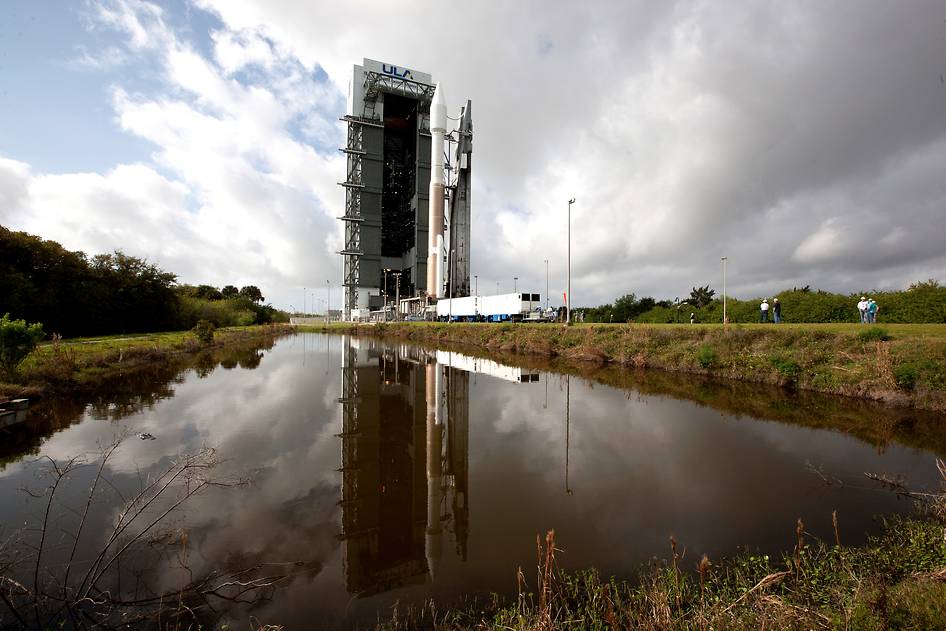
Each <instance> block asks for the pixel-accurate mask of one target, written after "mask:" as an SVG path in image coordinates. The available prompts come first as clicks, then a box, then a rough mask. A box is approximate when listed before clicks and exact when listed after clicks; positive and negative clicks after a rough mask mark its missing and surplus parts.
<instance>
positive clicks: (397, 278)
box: [394, 272, 401, 320]
mask: <svg viewBox="0 0 946 631" xmlns="http://www.w3.org/2000/svg"><path fill="white" fill-rule="evenodd" d="M394 319H395V320H400V319H401V272H394Z"/></svg>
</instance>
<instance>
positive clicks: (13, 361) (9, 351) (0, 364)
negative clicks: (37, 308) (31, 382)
mask: <svg viewBox="0 0 946 631" xmlns="http://www.w3.org/2000/svg"><path fill="white" fill-rule="evenodd" d="M45 335H46V334H45V333H43V325H42V324H40V323H39V322H36V323H33V324H27V323H26V320H11V319H10V314H9V313H5V314H4V315H3V317H2V318H0V372H2V376H3V378H4V379H6V380H13V379H14V378H16V369H17V366H19V365H20V362H22V361H23V360H24V359H26V356H27V355H29V354H30V353H31V352H33V349H34V348H36V345H37V344H38V343H39V341H40V340H42V339H43V338H44V337H45Z"/></svg>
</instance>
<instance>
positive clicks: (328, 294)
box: [325, 280, 332, 322]
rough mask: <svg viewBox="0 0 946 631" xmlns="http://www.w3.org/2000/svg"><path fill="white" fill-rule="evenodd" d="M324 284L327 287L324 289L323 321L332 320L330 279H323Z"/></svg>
mask: <svg viewBox="0 0 946 631" xmlns="http://www.w3.org/2000/svg"><path fill="white" fill-rule="evenodd" d="M325 284H326V286H327V289H326V290H325V294H326V298H325V304H326V307H325V321H326V322H331V321H332V281H330V280H327V281H325Z"/></svg>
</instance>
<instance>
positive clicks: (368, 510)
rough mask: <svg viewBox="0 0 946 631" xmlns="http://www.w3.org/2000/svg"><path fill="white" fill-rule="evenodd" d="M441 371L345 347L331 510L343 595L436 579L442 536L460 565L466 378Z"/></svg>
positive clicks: (374, 350)
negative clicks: (453, 544) (337, 480)
mask: <svg viewBox="0 0 946 631" xmlns="http://www.w3.org/2000/svg"><path fill="white" fill-rule="evenodd" d="M445 370H448V369H446V368H444V367H441V366H439V365H437V364H436V363H432V362H431V363H428V360H427V358H426V356H424V354H423V351H416V350H412V349H405V350H402V351H399V352H394V351H392V350H391V349H382V348H380V347H377V346H375V345H374V344H373V342H371V341H366V340H363V339H362V340H359V339H354V338H353V339H347V340H346V342H345V352H344V354H343V366H342V372H343V380H342V388H343V396H342V398H341V399H340V402H341V404H342V410H343V414H342V423H343V427H342V432H341V434H339V436H340V438H341V439H342V468H341V471H342V499H341V502H340V504H341V506H342V534H341V538H342V539H343V540H344V542H345V544H344V553H345V573H346V586H347V589H348V591H349V592H350V593H353V594H357V595H371V594H376V593H380V592H384V591H388V590H391V589H395V588H398V587H401V586H405V585H410V584H419V583H423V582H424V581H425V580H426V578H427V576H432V577H434V576H436V571H437V568H438V565H439V562H440V558H441V556H442V547H443V536H444V531H445V530H446V531H448V532H449V531H453V532H454V533H455V536H456V539H457V552H458V554H459V555H460V557H461V558H462V559H465V558H466V532H467V523H468V519H467V514H466V511H467V493H466V491H467V470H468V468H467V463H466V461H467V442H468V438H467V435H468V428H467V423H468V412H467V410H468V407H469V390H468V376H467V375H465V374H461V373H459V371H455V370H452V369H449V370H450V372H449V373H445V372H444V371H445ZM448 504H449V505H450V506H451V509H452V510H451V511H450V513H448V512H447V510H446V506H447V505H448Z"/></svg>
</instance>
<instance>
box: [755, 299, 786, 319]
mask: <svg viewBox="0 0 946 631" xmlns="http://www.w3.org/2000/svg"><path fill="white" fill-rule="evenodd" d="M769 311H771V312H772V322H774V323H775V324H778V323H779V322H781V321H782V303H780V302H779V301H778V298H773V299H772V304H771V305H769V299H768V298H763V299H762V304H761V305H759V322H768V321H769Z"/></svg>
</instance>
